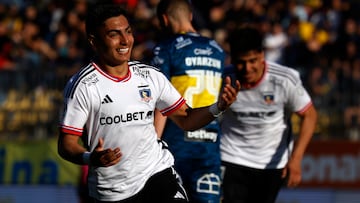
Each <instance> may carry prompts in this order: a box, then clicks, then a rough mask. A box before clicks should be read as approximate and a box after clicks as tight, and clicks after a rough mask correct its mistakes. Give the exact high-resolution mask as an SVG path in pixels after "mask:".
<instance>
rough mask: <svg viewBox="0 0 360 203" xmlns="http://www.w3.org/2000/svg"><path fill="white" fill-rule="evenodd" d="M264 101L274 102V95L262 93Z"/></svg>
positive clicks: (267, 102)
mask: <svg viewBox="0 0 360 203" xmlns="http://www.w3.org/2000/svg"><path fill="white" fill-rule="evenodd" d="M263 98H264V101H265V103H266V104H273V103H274V95H273V94H264V95H263Z"/></svg>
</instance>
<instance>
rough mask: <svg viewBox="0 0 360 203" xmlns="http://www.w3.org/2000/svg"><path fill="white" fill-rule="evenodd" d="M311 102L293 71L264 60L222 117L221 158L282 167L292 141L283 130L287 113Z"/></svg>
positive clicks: (297, 74)
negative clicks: (259, 71)
mask: <svg viewBox="0 0 360 203" xmlns="http://www.w3.org/2000/svg"><path fill="white" fill-rule="evenodd" d="M310 105H312V102H311V98H310V96H309V94H308V93H307V91H306V90H305V89H304V87H303V85H302V83H301V80H300V76H299V73H298V72H297V71H296V70H293V69H290V68H288V67H284V66H281V65H279V64H275V63H271V62H266V68H265V73H264V75H263V77H262V79H261V81H259V83H258V84H257V85H256V86H255V87H252V88H251V89H245V90H241V91H240V92H239V93H238V95H237V99H236V101H235V102H234V103H233V104H232V105H231V106H230V108H229V109H228V110H226V112H225V113H224V114H223V116H222V118H221V119H220V120H221V130H222V136H221V145H220V148H221V159H222V161H226V162H229V163H233V164H238V165H243V166H247V167H251V168H257V169H265V168H266V169H275V168H276V169H279V168H283V167H284V166H285V164H286V163H287V161H288V158H289V156H290V153H291V150H292V146H293V140H292V136H291V135H290V134H289V133H287V131H286V126H287V125H286V119H288V118H289V112H302V111H305V110H306V109H307V108H308V107H309V106H310Z"/></svg>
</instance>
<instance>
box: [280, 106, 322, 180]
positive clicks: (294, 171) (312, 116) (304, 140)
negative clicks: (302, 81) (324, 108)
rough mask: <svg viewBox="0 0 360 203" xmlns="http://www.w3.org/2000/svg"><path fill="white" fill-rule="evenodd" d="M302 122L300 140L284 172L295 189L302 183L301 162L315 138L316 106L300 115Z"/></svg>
mask: <svg viewBox="0 0 360 203" xmlns="http://www.w3.org/2000/svg"><path fill="white" fill-rule="evenodd" d="M298 115H299V116H300V117H301V118H302V120H301V126H300V132H299V138H298V139H297V141H296V143H295V145H294V150H293V152H292V154H291V157H290V160H289V162H288V164H287V166H286V167H285V169H284V171H283V177H285V176H286V175H288V183H287V184H288V186H289V187H295V186H297V185H298V184H299V183H300V182H301V173H302V172H301V162H302V159H303V157H304V154H305V150H306V148H307V146H308V144H309V142H310V140H311V138H312V136H313V133H314V130H315V126H316V121H317V112H316V110H315V108H314V106H311V107H309V109H308V110H307V111H305V112H304V113H303V114H298Z"/></svg>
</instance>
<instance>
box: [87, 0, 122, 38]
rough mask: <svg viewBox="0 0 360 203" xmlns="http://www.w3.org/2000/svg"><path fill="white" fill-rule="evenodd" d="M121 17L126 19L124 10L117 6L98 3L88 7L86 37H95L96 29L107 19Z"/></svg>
mask: <svg viewBox="0 0 360 203" xmlns="http://www.w3.org/2000/svg"><path fill="white" fill-rule="evenodd" d="M121 15H123V16H125V17H126V18H127V19H128V14H127V12H126V10H125V9H124V8H122V7H121V6H120V5H117V4H110V3H103V4H101V3H98V4H94V5H92V6H90V7H89V10H88V12H87V16H86V20H85V27H86V28H85V29H86V34H87V36H89V35H94V36H96V32H97V30H98V28H99V27H100V26H101V25H103V23H104V22H105V21H106V20H107V19H109V18H111V17H116V16H121Z"/></svg>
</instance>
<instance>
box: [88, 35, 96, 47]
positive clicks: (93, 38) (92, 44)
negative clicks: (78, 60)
mask: <svg viewBox="0 0 360 203" xmlns="http://www.w3.org/2000/svg"><path fill="white" fill-rule="evenodd" d="M88 41H89V43H90V45H91V46H92V47H94V46H95V36H94V35H89V36H88Z"/></svg>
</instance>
